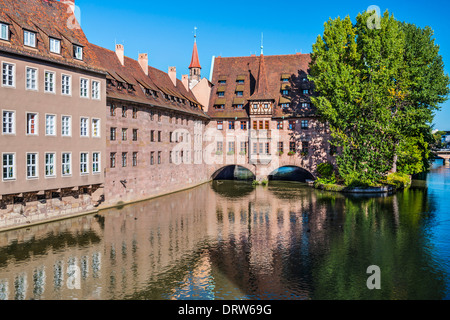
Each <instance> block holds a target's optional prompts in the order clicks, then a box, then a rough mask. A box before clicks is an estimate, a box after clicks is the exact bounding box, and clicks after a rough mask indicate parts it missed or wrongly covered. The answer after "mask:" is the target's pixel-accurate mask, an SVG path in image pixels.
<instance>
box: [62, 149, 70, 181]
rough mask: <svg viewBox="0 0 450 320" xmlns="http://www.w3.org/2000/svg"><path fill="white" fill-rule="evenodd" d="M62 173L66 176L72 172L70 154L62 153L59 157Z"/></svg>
mask: <svg viewBox="0 0 450 320" xmlns="http://www.w3.org/2000/svg"><path fill="white" fill-rule="evenodd" d="M61 163H62V175H63V176H68V175H71V174H72V154H70V153H63V154H62V157H61Z"/></svg>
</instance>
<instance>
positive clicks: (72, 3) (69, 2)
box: [62, 0, 75, 12]
mask: <svg viewBox="0 0 450 320" xmlns="http://www.w3.org/2000/svg"><path fill="white" fill-rule="evenodd" d="M62 2H63V3H64V4H67V5H68V6H69V8H70V9H71V10H72V12H75V0H63V1H62Z"/></svg>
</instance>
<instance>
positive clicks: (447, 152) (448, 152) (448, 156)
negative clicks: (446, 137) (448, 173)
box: [434, 149, 450, 164]
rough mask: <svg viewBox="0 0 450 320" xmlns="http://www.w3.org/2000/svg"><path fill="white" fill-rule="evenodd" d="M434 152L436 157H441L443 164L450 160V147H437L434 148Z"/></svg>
mask: <svg viewBox="0 0 450 320" xmlns="http://www.w3.org/2000/svg"><path fill="white" fill-rule="evenodd" d="M434 154H435V155H436V158H437V159H443V160H444V164H449V162H450V149H439V150H434Z"/></svg>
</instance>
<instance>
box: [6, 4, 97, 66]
mask: <svg viewBox="0 0 450 320" xmlns="http://www.w3.org/2000/svg"><path fill="white" fill-rule="evenodd" d="M0 22H4V23H7V24H9V27H10V40H9V41H0V51H4V52H9V53H14V54H20V55H24V56H28V57H32V58H38V59H43V60H46V61H51V62H56V63H60V64H65V65H70V66H75V67H79V68H83V69H89V70H93V71H99V70H101V67H100V65H99V63H98V60H97V57H96V56H95V54H93V53H92V52H91V51H90V50H89V49H88V48H87V45H88V40H87V39H86V36H85V34H84V32H83V30H82V29H81V28H80V27H79V25H78V22H77V21H76V19H75V16H74V14H73V12H72V11H71V9H70V7H69V6H68V5H67V4H65V3H63V2H60V1H55V0H46V1H44V0H0ZM23 30H29V31H33V32H35V33H36V48H29V47H26V46H24V44H23ZM49 37H53V38H56V39H59V40H61V54H54V53H51V52H50V44H49V42H50V41H49ZM73 44H76V45H80V46H82V47H83V48H84V49H83V60H78V59H75V58H74V56H73Z"/></svg>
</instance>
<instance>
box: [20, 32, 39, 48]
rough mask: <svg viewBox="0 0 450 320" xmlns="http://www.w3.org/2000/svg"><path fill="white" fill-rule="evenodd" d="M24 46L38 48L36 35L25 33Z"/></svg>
mask: <svg viewBox="0 0 450 320" xmlns="http://www.w3.org/2000/svg"><path fill="white" fill-rule="evenodd" d="M23 44H24V45H26V46H28V47H33V48H36V33H34V32H32V31H28V30H24V31H23Z"/></svg>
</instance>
